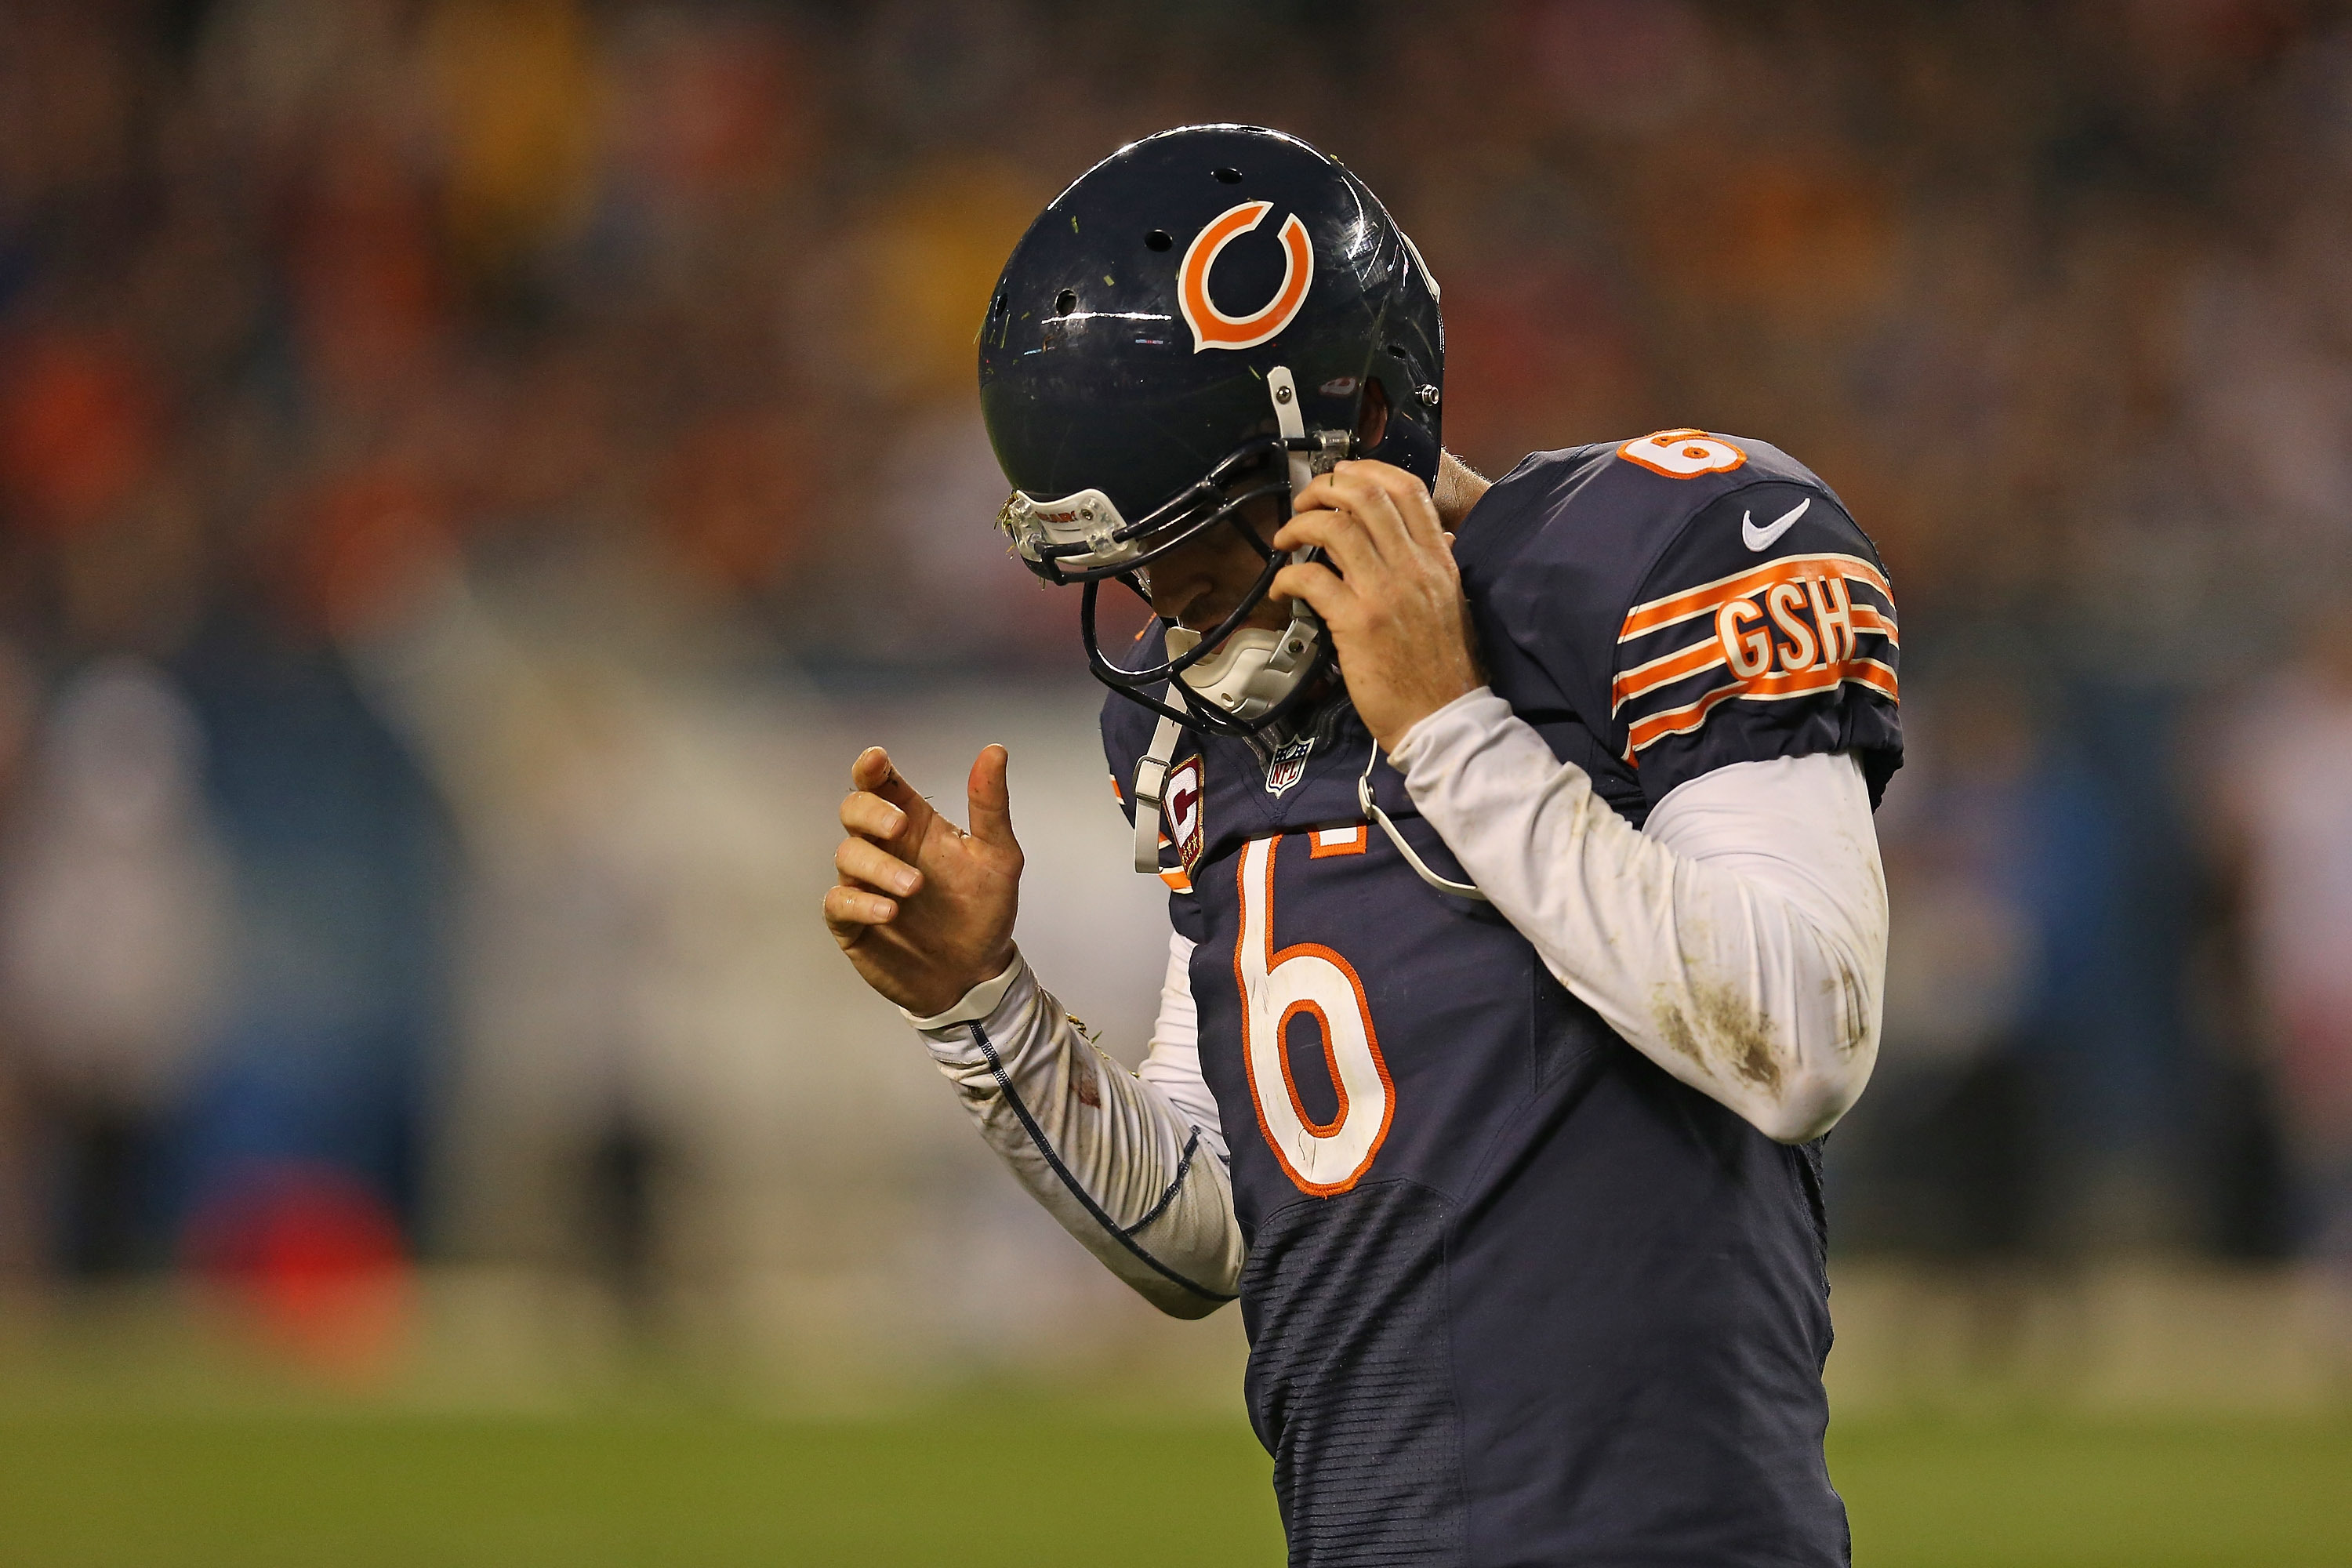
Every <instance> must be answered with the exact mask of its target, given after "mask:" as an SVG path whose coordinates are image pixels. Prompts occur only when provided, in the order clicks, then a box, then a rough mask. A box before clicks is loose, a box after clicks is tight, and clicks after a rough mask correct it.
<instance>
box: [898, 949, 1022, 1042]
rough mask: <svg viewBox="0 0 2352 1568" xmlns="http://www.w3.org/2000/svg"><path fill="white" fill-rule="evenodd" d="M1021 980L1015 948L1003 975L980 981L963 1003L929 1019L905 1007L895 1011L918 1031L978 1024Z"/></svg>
mask: <svg viewBox="0 0 2352 1568" xmlns="http://www.w3.org/2000/svg"><path fill="white" fill-rule="evenodd" d="M1020 978H1021V950H1020V949H1019V948H1014V949H1013V962H1012V963H1008V964H1006V965H1005V966H1004V973H1002V974H1000V975H998V976H997V977H996V978H995V979H993V980H983V981H982V982H981V983H980V984H977V985H975V986H973V987H972V988H971V990H969V991H967V992H965V993H964V994H963V998H962V1000H961V1001H959V1002H958V1003H957V1004H956V1005H954V1006H952V1007H950V1008H949V1009H948V1010H947V1011H946V1012H944V1013H936V1014H933V1015H932V1016H930V1017H928V1018H923V1017H919V1016H916V1015H915V1014H913V1013H908V1012H907V1009H906V1008H904V1007H901V1008H899V1009H898V1011H899V1012H900V1013H902V1014H905V1015H906V1018H907V1022H908V1023H909V1024H912V1025H914V1026H915V1027H917V1028H918V1029H948V1028H953V1027H954V1026H956V1025H958V1024H972V1023H977V1022H979V1021H980V1020H981V1019H982V1018H985V1017H987V1016H989V1015H990V1014H991V1013H993V1012H995V1011H996V1005H997V1004H998V1003H999V1002H1002V1001H1003V1000H1004V994H1005V993H1006V992H1007V991H1010V990H1012V989H1013V982H1014V981H1016V980H1018V979H1020Z"/></svg>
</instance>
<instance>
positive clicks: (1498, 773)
mask: <svg viewBox="0 0 2352 1568" xmlns="http://www.w3.org/2000/svg"><path fill="white" fill-rule="evenodd" d="M1391 761H1392V762H1393V763H1395V764H1396V765H1397V767H1399V768H1400V769H1402V772H1403V773H1404V780H1405V788H1406V790H1407V792H1408V793H1409V794H1411V795H1412V798H1413V802H1414V804H1415V805H1417V806H1418V807H1419V808H1420V810H1421V812H1422V814H1423V816H1425V817H1426V818H1427V819H1428V820H1429V822H1430V824H1431V826H1433V827H1435V828H1436V829H1437V832H1438V834H1439V836H1440V837H1443V838H1444V841H1445V843H1446V847H1448V848H1450V849H1452V850H1453V851H1454V858H1456V859H1457V860H1459V861H1460V862H1461V863H1462V866H1463V868H1465V870H1466V871H1467V872H1468V873H1469V874H1470V876H1471V878H1472V879H1473V880H1475V882H1476V883H1477V885H1478V887H1479V888H1480V889H1482V890H1483V891H1484V892H1485V893H1486V896H1487V897H1488V898H1490V899H1492V900H1494V903H1495V907H1496V909H1497V910H1499V911H1501V913H1502V914H1503V915H1504V916H1505V917H1506V918H1507V919H1508V920H1509V921H1510V922H1511V923H1512V925H1513V926H1515V927H1516V928H1517V930H1518V931H1519V932H1520V934H1522V935H1523V936H1525V937H1526V938H1527V939H1528V942H1530V943H1531V944H1532V945H1533V946H1534V947H1535V949H1536V951H1537V952H1538V954H1539V955H1540V956H1541V957H1542V959H1543V962H1544V964H1545V966H1546V967H1547V968H1549V970H1550V971H1551V972H1552V973H1553V974H1554V975H1556V976H1557V977H1558V978H1559V981H1560V983H1561V984H1563V985H1565V986H1567V987H1568V988H1569V990H1570V992H1571V993H1573V994H1575V995H1577V996H1578V997H1580V998H1581V999H1582V1000H1583V1001H1584V1002H1585V1003H1586V1004H1587V1005H1590V1006H1591V1008H1592V1009H1593V1010H1594V1011H1595V1012H1597V1013H1598V1014H1600V1015H1601V1017H1602V1019H1604V1020H1605V1021H1606V1022H1607V1023H1608V1024H1609V1026H1611V1027H1612V1028H1613V1029H1614V1030H1616V1031H1617V1033H1618V1034H1619V1035H1621V1036H1622V1037H1624V1038H1625V1040H1626V1041H1627V1042H1628V1043H1629V1044H1631V1045H1632V1046H1633V1047H1634V1048H1635V1049H1636V1050H1639V1051H1640V1052H1642V1054H1643V1055H1644V1056H1646V1057H1648V1058H1650V1059H1651V1060H1653V1061H1654V1062H1656V1063H1657V1064H1658V1065H1659V1066H1660V1067H1662V1068H1664V1069H1665V1070H1666V1071H1667V1072H1669V1073H1672V1074H1673V1075H1674V1076H1675V1078H1677V1079H1681V1080H1682V1081H1683V1082H1685V1083H1686V1084H1689V1085H1690V1086H1691V1087H1692V1088H1694V1089H1698V1090H1699V1091H1700V1092H1702V1093H1704V1094H1706V1095H1708V1096H1709V1097H1711V1098H1713V1099H1715V1100H1718V1101H1720V1102H1722V1103H1723V1104H1725V1105H1727V1106H1728V1107H1730V1108H1731V1109H1732V1110H1736V1111H1738V1113H1739V1114H1740V1115H1741V1116H1743V1117H1745V1118H1746V1119H1747V1120H1748V1121H1750V1122H1751V1123H1753V1124H1754V1125H1755V1126H1756V1127H1758V1128H1759V1130H1761V1131H1763V1132H1765V1133H1766V1134H1768V1135H1769V1136H1770V1137H1773V1138H1776V1139H1780V1140H1781V1141H1782V1142H1801V1141H1803V1140H1806V1139H1810V1138H1814V1137H1818V1136H1820V1134H1821V1133H1822V1132H1824V1131H1827V1130H1828V1129H1829V1127H1830V1125H1831V1124H1832V1123H1833V1122H1835V1121H1837V1119H1838V1118H1839V1117H1840V1116H1841V1115H1843V1113H1844V1112H1845V1110H1846V1109H1847V1108H1848V1107H1849V1106H1851V1105H1852V1104H1853V1101H1854V1100H1855V1098H1856V1097H1857V1096H1859V1095H1860V1094H1861V1092H1862V1088H1863V1085H1864V1082H1866V1081H1867V1079H1869V1076H1870V1069H1871V1066H1872V1064H1873V1062H1874V1060H1875V1058H1876V1056H1877V1049H1878V1026H1879V1013H1880V1002H1881V994H1882V989H1883V981H1884V976H1885V963H1886V889H1885V876H1884V873H1883V872H1882V870H1881V868H1880V865H1879V858H1878V841H1877V837H1876V835H1875V833H1874V830H1873V827H1872V825H1871V819H1870V799H1869V792H1868V789H1867V787H1866V786H1865V784H1864V780H1863V776H1862V770H1861V767H1860V765H1859V763H1856V762H1855V760H1854V759H1853V758H1852V757H1851V756H1845V755H1830V754H1821V755H1813V756H1806V757H1793V758H1781V759H1777V760H1774V761H1770V762H1756V763H1733V764H1731V765H1729V766H1727V767H1723V768H1718V769H1716V770H1715V771H1713V772H1711V773H1705V774H1702V775H1701V776H1700V777H1698V778H1696V779H1693V780H1691V781H1690V782H1688V783H1686V784H1683V785H1681V786H1680V787H1679V788H1676V789H1675V790H1674V791H1673V792H1671V793H1670V794H1668V795H1667V796H1666V797H1665V799H1664V800H1663V801H1661V802H1659V804H1658V805H1657V807H1656V808H1655V809H1654V811H1652V812H1651V814H1650V817H1649V821H1648V823H1647V825H1646V826H1644V827H1643V828H1642V829H1641V830H1638V831H1637V830H1636V829H1634V828H1633V826H1631V825H1630V824H1628V823H1627V822H1626V821H1625V820H1624V819H1623V818H1622V817H1621V816H1618V815H1617V814H1616V813H1615V812H1614V811H1612V809H1610V807H1609V806H1608V805H1607V804H1606V803H1605V802H1603V801H1602V800H1601V798H1600V797H1599V796H1598V795H1595V794H1594V793H1593V790H1592V785H1591V779H1590V778H1589V777H1588V776H1587V775H1586V773H1584V771H1583V770H1582V769H1581V768H1579V767H1577V766H1575V765H1574V764H1573V763H1561V762H1559V760H1558V759H1556V758H1555V757H1554V756H1553V755H1552V753H1551V750H1550V748H1549V746H1548V745H1546V744H1545V743H1544V741H1543V738H1542V737H1541V736H1540V735H1538V734H1537V733H1536V731H1534V730H1533V729H1532V728H1530V727H1529V726H1528V724H1527V723H1526V722H1524V721H1521V720H1520V719H1518V718H1517V717H1516V716H1515V715H1514V714H1513V713H1512V712H1511V710H1510V708H1509V705H1508V704H1507V703H1505V702H1504V701H1503V700H1501V699H1500V698H1497V697H1495V696H1493V695H1492V694H1491V693H1488V692H1486V691H1485V690H1483V689H1482V690H1479V691H1476V692H1473V693H1471V694H1469V695H1468V696H1465V697H1463V698H1461V699H1460V700H1457V701H1455V702H1454V703H1452V704H1450V705H1449V706H1447V707H1446V708H1444V709H1443V710H1439V711H1438V712H1436V713H1433V714H1432V715H1430V716H1429V717H1428V718H1426V719H1424V720H1423V721H1421V722H1420V723H1419V724H1416V725H1415V726H1414V727H1413V728H1412V731H1409V732H1408V733H1407V734H1406V735H1405V736H1404V737H1403V738H1402V740H1401V741H1400V742H1398V745H1397V748H1396V751H1395V752H1394V753H1393V754H1392V756H1391ZM1191 958H1192V943H1191V942H1188V941H1186V940H1185V939H1184V938H1183V937H1182V936H1180V935H1175V934H1173V933H1171V937H1170V941H1169V957H1168V973H1167V979H1166V982H1165V984H1163V986H1162V989H1161V992H1160V1017H1159V1022H1158V1025H1157V1026H1156V1027H1155V1029H1154V1030H1153V1039H1152V1044H1151V1049H1150V1054H1149V1055H1148V1056H1147V1057H1146V1058H1145V1060H1144V1062H1143V1065H1142V1067H1141V1068H1139V1069H1138V1071H1137V1072H1136V1073H1135V1074H1134V1075H1131V1076H1130V1075H1129V1073H1127V1072H1126V1071H1125V1070H1124V1069H1123V1068H1120V1067H1118V1064H1117V1063H1115V1062H1112V1061H1111V1060H1110V1059H1109V1058H1107V1057H1105V1056H1103V1055H1102V1054H1101V1053H1100V1052H1099V1051H1097V1050H1096V1049H1095V1047H1093V1045H1092V1044H1091V1043H1090V1042H1089V1041H1087V1039H1085V1038H1084V1037H1082V1036H1080V1035H1079V1033H1078V1031H1077V1030H1076V1028H1075V1027H1074V1026H1072V1025H1071V1023H1070V1021H1069V1017H1068V1015H1067V1014H1066V1013H1065V1012H1063V1010H1062V1008H1061V1006H1060V1005H1059V1004H1058V1003H1056V1002H1055V1000H1054V999H1053V997H1052V996H1051V995H1050V994H1047V993H1045V991H1044V990H1042V989H1041V988H1040V987H1039V986H1038V984H1037V982H1036V980H1035V979H1034V976H1032V975H1031V974H1030V973H1029V970H1028V968H1027V965H1026V964H1025V963H1023V962H1022V961H1020V960H1019V959H1017V958H1016V959H1015V961H1014V963H1013V967H1012V968H1011V969H1008V970H1007V971H1006V972H1005V973H1003V975H1000V976H998V977H997V978H996V979H995V980H993V981H992V982H990V983H988V984H984V985H981V986H978V987H975V988H974V989H973V991H972V992H971V994H969V995H967V996H966V997H965V998H964V999H963V1000H962V1001H961V1002H960V1003H959V1004H958V1005H956V1006H955V1007H954V1008H951V1009H950V1010H949V1011H948V1012H946V1013H943V1014H940V1015H939V1016H936V1017H932V1018H920V1019H911V1021H912V1022H913V1023H914V1024H915V1025H916V1026H917V1027H918V1028H919V1029H920V1030H921V1031H922V1033H923V1035H924V1037H925V1039H926V1040H927V1041H928V1042H929V1045H930V1048H931V1051H932V1054H933V1056H934V1058H936V1059H937V1060H938V1061H939V1063H940V1068H941V1070H942V1071H944V1072H945V1073H946V1074H947V1076H948V1077H949V1078H950V1079H951V1080H953V1081H954V1082H955V1084H956V1085H957V1088H958V1089H959V1091H960V1092H961V1096H962V1099H963V1102H964V1105H965V1108H966V1110H969V1111H970V1112H971V1115H972V1118H973V1120H974V1121H976V1122H977V1123H978V1124H979V1127H980V1131H981V1134H982V1137H983V1138H984V1139H985V1140H986V1141H987V1142H988V1143H989V1144H990V1145H991V1146H992V1148H994V1149H995V1150H996V1151H997V1152H998V1153H999V1154H1000V1155H1001V1156H1003V1159H1004V1160H1005V1162H1006V1163H1007V1164H1008V1165H1010V1166H1011V1167H1012V1169H1013V1173H1014V1175H1015V1176H1016V1178H1017V1179H1019V1180H1020V1182H1021V1183H1022V1184H1023V1185H1024V1186H1026V1187H1027V1188H1028V1189H1029V1190H1030V1192H1031V1193H1032V1194H1034V1195H1035V1196H1036V1198H1037V1199H1038V1201H1039V1202H1040V1203H1042V1204H1044V1205H1045V1207H1046V1208H1047V1210H1048V1211H1049V1212H1051V1213H1052V1214H1053V1215H1055V1218H1057V1219H1059V1220H1060V1221H1061V1223H1062V1224H1063V1226H1065V1227H1066V1228H1067V1229H1068V1230H1069V1231H1070V1232H1071V1234H1072V1235H1074V1236H1076V1237H1077V1238H1078V1240H1079V1241H1081V1242H1082V1243H1084V1244H1085V1245H1086V1246H1087V1247H1088V1248H1089V1250H1091V1251H1093V1252H1094V1254H1095V1255H1096V1256H1097V1258H1100V1259H1101V1260H1102V1261H1103V1262H1104V1263H1105V1264H1106V1265H1107V1266H1108V1268H1110V1269H1111V1271H1112V1272H1113V1273H1115V1274H1117V1275H1118V1277H1119V1278H1121V1279H1125V1280H1126V1281H1127V1282H1128V1283H1129V1284H1130V1285H1132V1286H1134V1287H1135V1289H1137V1290H1139V1291H1140V1292H1141V1293H1142V1294H1143V1295H1144V1296H1145V1297H1146V1298H1147V1299H1149V1300H1151V1301H1152V1302H1153V1303H1154V1304H1155V1305H1157V1306H1159V1307H1160V1309H1161V1310H1165V1311H1168V1312H1171V1313H1173V1314H1175V1315H1177V1316H1180V1317H1199V1316H1202V1315H1204V1314H1205V1313H1207V1312H1210V1311H1213V1310H1215V1309H1216V1307H1217V1306H1218V1305H1219V1304H1220V1303H1221V1302H1222V1301H1223V1300H1227V1299H1230V1297H1231V1296H1232V1295H1233V1293H1234V1289H1236V1286H1237V1282H1238V1280H1239V1278H1240V1271H1241V1263H1242V1242H1241V1237H1240V1228H1239V1226H1238V1225H1237V1224H1236V1223H1235V1221H1234V1213H1233V1197H1232V1192H1231V1188H1230V1186H1229V1184H1228V1180H1227V1175H1226V1167H1227V1152H1226V1148H1225V1143H1224V1140H1223V1137H1222V1136H1220V1134H1219V1131H1218V1127H1219V1123H1218V1119H1217V1109H1216V1101H1215V1099H1214V1097H1213V1095H1212V1094H1211V1093H1210V1092H1209V1087H1208V1084H1207V1083H1206V1081H1205V1080H1204V1079H1202V1074H1201V1061H1200V1047H1199V1031H1198V1023H1197V1015H1196V1013H1195V1011H1194V1005H1193V999H1192V984H1191V978H1190V963H1191ZM1202 1153H1206V1154H1209V1155H1212V1156H1213V1158H1211V1159H1202V1158H1200V1157H1199V1156H1200V1155H1201V1154H1202Z"/></svg>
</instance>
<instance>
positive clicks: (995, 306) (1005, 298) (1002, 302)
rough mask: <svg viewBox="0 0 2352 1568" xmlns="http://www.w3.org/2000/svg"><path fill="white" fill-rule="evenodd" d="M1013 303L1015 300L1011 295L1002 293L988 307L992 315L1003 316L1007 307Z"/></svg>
mask: <svg viewBox="0 0 2352 1568" xmlns="http://www.w3.org/2000/svg"><path fill="white" fill-rule="evenodd" d="M1012 303H1013V300H1012V297H1011V296H1010V295H1006V294H1001V293H1000V294H999V295H997V297H996V299H995V301H994V302H993V303H992V304H991V305H990V306H989V307H988V313H989V314H990V315H992V316H1001V315H1003V314H1004V310H1005V307H1006V306H1008V305H1010V304H1012Z"/></svg>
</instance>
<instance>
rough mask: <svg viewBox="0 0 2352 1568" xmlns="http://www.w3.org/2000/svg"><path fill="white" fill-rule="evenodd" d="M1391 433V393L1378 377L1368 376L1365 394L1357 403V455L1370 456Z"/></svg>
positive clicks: (1365, 383) (1361, 456)
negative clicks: (1382, 438) (1383, 438)
mask: <svg viewBox="0 0 2352 1568" xmlns="http://www.w3.org/2000/svg"><path fill="white" fill-rule="evenodd" d="M1388 433H1389V395H1388V390H1387V388H1385V387H1383V386H1381V384H1380V380H1379V378H1378V377H1376V376H1374V377H1367V378H1366V380H1365V382H1364V395H1363V398H1362V400H1361V401H1360V402H1359V403H1358V404H1357V405H1356V455H1357V456H1358V457H1360V458H1369V457H1370V456H1371V455H1372V451H1373V448H1375V447H1378V446H1379V445H1380V444H1381V437H1385V436H1386V435H1387V434H1388Z"/></svg>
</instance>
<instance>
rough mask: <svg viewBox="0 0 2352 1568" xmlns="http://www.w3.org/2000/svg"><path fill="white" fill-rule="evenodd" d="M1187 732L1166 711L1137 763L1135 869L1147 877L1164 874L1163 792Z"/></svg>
mask: <svg viewBox="0 0 2352 1568" xmlns="http://www.w3.org/2000/svg"><path fill="white" fill-rule="evenodd" d="M1171 695H1173V693H1171ZM1183 733H1184V726H1183V725H1182V724H1181V723H1179V722H1177V721H1175V720H1173V719H1171V718H1169V717H1168V716H1167V715H1165V714H1162V715H1161V716H1160V728H1159V729H1157V730H1154V731H1152V732H1151V744H1150V747H1148V748H1147V749H1146V750H1145V752H1144V753H1143V760H1142V761H1141V762H1139V763H1137V764H1136V765H1135V868H1136V869H1137V870H1139V871H1140V872H1142V873H1143V874H1144V875H1145V876H1147V877H1156V876H1158V875H1159V874H1160V791H1162V790H1164V789H1166V788H1167V787H1168V760H1169V759H1170V758H1171V757H1173V756H1174V755H1175V754H1176V742H1177V741H1178V740H1179V739H1180V738H1181V736H1182V735H1183Z"/></svg>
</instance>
